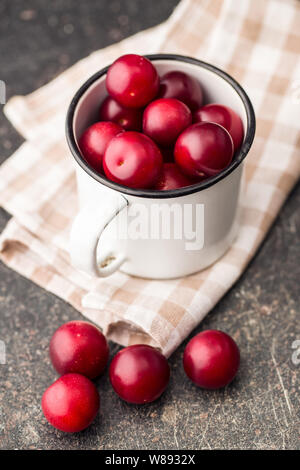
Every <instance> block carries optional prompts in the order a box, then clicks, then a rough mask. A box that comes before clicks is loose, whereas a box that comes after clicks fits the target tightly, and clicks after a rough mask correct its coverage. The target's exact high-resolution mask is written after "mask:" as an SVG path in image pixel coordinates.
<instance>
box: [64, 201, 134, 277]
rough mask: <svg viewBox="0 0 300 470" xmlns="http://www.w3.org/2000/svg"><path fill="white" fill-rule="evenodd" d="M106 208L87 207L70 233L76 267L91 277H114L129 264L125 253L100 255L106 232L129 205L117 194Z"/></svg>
mask: <svg viewBox="0 0 300 470" xmlns="http://www.w3.org/2000/svg"><path fill="white" fill-rule="evenodd" d="M104 198H105V205H103V206H101V205H99V202H98V203H95V202H93V203H91V204H88V205H86V206H85V207H83V209H81V211H80V212H79V214H78V215H77V216H76V218H75V220H74V222H73V225H72V228H71V233H70V255H71V262H72V265H73V266H74V267H75V268H77V269H79V270H81V271H85V272H86V273H87V274H89V275H91V276H99V277H106V276H109V275H110V274H112V273H114V272H115V271H116V270H117V269H118V268H119V267H120V266H121V264H122V263H123V262H124V261H125V255H124V254H123V253H117V254H116V253H113V252H111V251H106V252H105V253H101V252H100V256H99V253H98V254H97V246H98V243H99V241H100V238H101V234H102V232H103V230H104V229H105V228H106V227H107V226H108V225H109V224H110V222H112V220H113V219H114V218H115V217H116V216H117V215H118V214H119V212H120V211H121V210H122V209H124V208H125V207H126V206H127V205H128V201H127V200H126V199H125V198H124V197H123V196H121V195H119V194H117V195H114V196H113V197H111V198H108V199H107V195H104Z"/></svg>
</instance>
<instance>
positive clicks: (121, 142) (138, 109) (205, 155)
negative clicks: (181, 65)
mask: <svg viewBox="0 0 300 470" xmlns="http://www.w3.org/2000/svg"><path fill="white" fill-rule="evenodd" d="M105 84H106V89H107V91H108V96H107V97H106V98H105V99H104V101H103V102H102V103H99V113H98V115H99V121H98V122H95V123H94V124H92V125H91V126H89V127H88V128H87V129H85V131H84V132H83V134H82V136H81V137H80V139H79V148H80V151H81V153H82V156H83V157H84V159H85V160H86V161H87V163H88V164H89V165H90V166H91V167H92V168H93V169H94V170H95V171H96V172H97V173H99V174H101V175H103V176H105V177H106V178H107V179H109V180H111V181H114V182H115V183H119V184H121V185H124V186H127V187H130V188H136V189H155V190H162V191H163V190H171V189H178V188H182V187H184V186H189V185H193V184H196V183H198V182H199V181H202V180H204V179H206V178H209V177H211V176H215V175H217V174H218V173H220V172H221V171H222V170H224V169H225V168H226V167H227V166H228V165H229V164H230V163H231V161H232V158H233V156H234V153H235V152H236V151H237V150H238V149H239V147H240V146H241V143H242V141H243V134H244V132H243V124H242V121H241V118H240V116H238V114H237V113H236V112H235V111H234V110H233V109H231V108H229V107H228V106H224V105H222V104H218V103H210V104H205V105H203V90H202V87H201V83H199V81H198V80H197V79H196V78H194V77H192V76H190V75H188V74H186V73H184V72H182V71H179V70H171V71H169V72H167V73H166V74H165V75H163V76H162V77H159V75H158V73H157V71H156V68H155V67H154V65H153V64H152V62H150V60H148V59H147V58H145V57H142V56H139V55H136V54H127V55H123V56H121V57H119V58H118V59H117V60H116V61H115V62H114V63H113V64H112V65H111V66H110V67H109V69H108V72H107V74H106V82H105Z"/></svg>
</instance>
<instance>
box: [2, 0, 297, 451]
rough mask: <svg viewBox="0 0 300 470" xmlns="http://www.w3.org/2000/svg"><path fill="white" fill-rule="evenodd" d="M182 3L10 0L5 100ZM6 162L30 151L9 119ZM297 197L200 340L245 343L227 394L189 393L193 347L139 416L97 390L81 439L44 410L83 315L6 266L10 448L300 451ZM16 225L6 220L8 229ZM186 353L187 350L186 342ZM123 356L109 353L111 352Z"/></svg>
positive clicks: (5, 394) (6, 433) (5, 416)
mask: <svg viewBox="0 0 300 470" xmlns="http://www.w3.org/2000/svg"><path fill="white" fill-rule="evenodd" d="M176 4H177V0H164V1H163V2H162V1H156V2H154V1H151V2H150V1H149V0H140V1H138V0H125V1H124V0H123V1H115V0H111V1H104V0H102V1H95V0H94V1H92V0H85V1H80V2H79V1H77V0H73V1H71V0H65V1H62V0H51V2H49V0H27V1H26V2H24V1H22V0H1V3H0V61H1V63H0V78H1V79H2V80H4V81H5V82H6V84H7V91H8V95H9V96H12V95H14V94H26V93H29V92H30V91H32V90H34V89H35V88H37V87H39V86H41V85H43V84H44V83H46V82H47V81H49V80H50V79H51V78H53V77H54V76H56V75H57V74H59V73H60V72H62V71H63V70H64V69H66V68H67V67H68V66H70V65H71V64H73V63H74V62H76V61H77V60H78V59H79V58H81V57H84V56H85V55H87V54H88V53H90V52H91V51H93V50H96V49H98V48H101V47H103V46H106V45H108V44H110V43H112V42H115V41H118V40H120V39H122V38H124V37H126V36H128V35H130V34H132V33H135V32H137V31H139V30H141V29H144V28H146V27H149V26H152V25H155V24H157V23H159V22H160V21H162V20H164V19H165V18H167V17H168V16H169V14H170V13H171V11H172V9H173V8H174V6H175V5H176ZM0 136H1V139H0V156H1V160H2V161H3V160H4V159H5V158H7V157H8V156H9V155H10V154H11V153H12V152H13V151H14V150H15V149H16V148H17V147H18V146H19V145H20V144H21V142H22V138H21V137H20V136H19V135H18V134H17V133H16V131H15V130H14V129H13V128H12V126H11V125H10V124H9V122H8V121H7V120H6V119H5V118H4V116H3V115H2V113H1V116H0ZM299 205H300V188H299V185H298V187H297V188H296V189H295V190H294V191H293V192H292V194H291V195H290V197H289V199H288V201H287V203H286V204H285V206H284V208H283V210H282V211H281V213H280V215H279V217H278V219H277V221H276V223H275V225H274V226H273V228H272V229H271V231H270V233H269V235H268V236H267V238H266V240H265V243H264V244H263V246H262V248H261V250H260V251H259V253H258V254H257V256H256V257H255V259H254V260H253V262H252V263H251V265H250V267H249V268H248V270H247V271H246V273H245V274H244V275H243V277H242V278H241V279H240V281H239V282H238V283H237V284H236V286H235V287H234V288H233V289H232V290H231V291H230V292H229V293H228V294H227V295H226V296H225V297H224V298H223V300H222V301H221V302H220V303H219V305H218V306H217V307H216V308H215V309H214V310H213V311H212V312H211V313H210V314H209V316H208V317H207V318H206V320H205V321H204V322H203V323H202V325H201V326H200V327H199V328H198V329H197V331H196V332H198V331H201V330H202V329H205V328H220V329H223V330H224V331H226V332H228V333H229V334H231V335H233V337H234V338H235V339H236V341H237V342H238V344H239V346H240V349H241V354H242V362H241V368H240V372H239V374H238V377H237V379H236V380H235V381H234V382H233V383H232V384H231V385H230V386H229V387H228V388H227V389H225V390H221V391H216V392H208V391H202V390H199V389H197V388H196V387H194V386H193V385H192V384H191V383H189V382H188V379H187V378H186V377H185V375H184V372H183V370H182V366H181V360H182V353H183V349H184V344H183V345H182V346H181V347H180V348H179V349H178V350H177V351H176V352H175V353H174V354H173V356H172V357H171V359H170V365H171V368H172V378H171V382H170V386H169V388H168V390H167V392H166V393H165V394H164V395H163V397H162V398H161V399H160V400H158V401H157V402H155V403H153V404H150V405H147V406H143V407H138V406H132V405H128V404H125V403H123V402H121V401H120V400H119V399H118V397H117V396H116V395H115V394H114V392H113V391H112V389H111V387H110V385H109V381H108V377H107V374H105V375H104V376H103V377H102V378H100V379H99V380H98V382H97V385H98V387H99V390H100V393H101V400H102V411H101V413H100V415H99V416H98V417H97V419H96V421H95V423H94V424H93V425H92V426H91V427H90V428H89V429H88V430H86V431H83V432H81V433H79V434H76V435H65V434H63V433H60V432H58V431H56V430H55V429H53V428H51V427H50V426H49V425H48V424H47V423H46V421H45V419H44V418H43V416H42V413H41V409H40V399H41V395H42V393H43V391H44V389H45V388H46V387H47V386H48V385H50V384H51V382H52V381H53V380H54V379H55V377H56V376H55V373H54V371H53V370H52V368H51V365H50V363H49V359H48V355H47V348H48V343H49V339H50V337H51V335H52V333H53V331H54V330H55V329H56V328H57V327H58V326H59V325H60V324H61V323H63V322H66V321H68V320H73V319H78V318H79V317H80V315H79V314H78V313H77V312H76V311H75V310H74V309H73V308H72V307H70V306H69V305H67V304H66V303H64V302H63V301H61V300H59V299H58V298H56V297H55V296H53V295H51V294H49V293H47V292H45V291H44V290H42V289H40V288H38V287H37V286H35V285H34V284H32V283H31V282H29V281H28V280H26V279H23V278H22V277H21V276H19V275H18V274H16V273H15V272H13V271H11V270H10V269H8V268H7V267H6V266H4V265H3V264H0V280H1V283H0V339H1V340H3V341H5V343H6V347H7V364H6V365H0V447H1V448H2V449H12V448H18V449H31V448H33V449H176V448H179V449H187V448H189V449H215V448H222V449H232V448H237V449H246V448H251V449H275V448H278V449H283V448H286V449H296V448H298V449H299V448H300V439H299V437H300V436H299V432H300V431H299V429H300V426H299V424H300V410H299V405H300V400H299V372H300V366H298V368H296V367H295V366H293V364H292V362H291V355H292V349H291V345H292V342H293V340H294V339H297V338H298V339H300V327H299V274H300V272H299V271H300V270H299V228H300V214H299ZM8 219H9V216H8V214H6V213H5V212H4V211H3V210H0V229H1V230H2V228H3V227H4V226H5V223H6V222H7V220H8ZM185 344H186V343H185ZM117 350H118V347H117V346H116V345H113V344H112V345H111V353H112V354H113V353H115V352H116V351H117Z"/></svg>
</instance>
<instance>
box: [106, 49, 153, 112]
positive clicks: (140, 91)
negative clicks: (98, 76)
mask: <svg viewBox="0 0 300 470" xmlns="http://www.w3.org/2000/svg"><path fill="white" fill-rule="evenodd" d="M106 88H107V91H108V93H109V94H110V96H112V97H113V98H114V99H115V100H117V101H118V102H119V103H120V104H121V105H122V106H125V107H126V108H142V107H143V106H146V105H147V104H148V103H149V102H150V101H151V100H153V98H154V97H155V96H156V95H157V92H158V89H159V77H158V74H157V71H156V69H155V67H154V66H153V65H152V63H151V62H150V60H148V59H146V58H145V57H142V56H140V55H137V54H126V55H123V56H121V57H119V58H118V59H117V60H116V61H115V62H114V63H113V64H112V65H111V66H110V67H109V69H108V72H107V75H106Z"/></svg>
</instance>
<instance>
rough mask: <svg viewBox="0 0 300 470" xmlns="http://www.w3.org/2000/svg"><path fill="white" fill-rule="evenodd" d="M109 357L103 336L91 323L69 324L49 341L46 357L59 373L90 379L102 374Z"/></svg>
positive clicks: (60, 328) (77, 322) (63, 326)
mask: <svg viewBox="0 0 300 470" xmlns="http://www.w3.org/2000/svg"><path fill="white" fill-rule="evenodd" d="M108 356H109V348H108V345H107V341H106V339H105V336H104V335H103V334H102V333H101V331H100V330H99V329H98V328H96V327H95V326H94V325H92V324H91V323H88V322H85V321H70V322H68V323H65V324H64V325H62V326H60V327H59V328H58V329H57V330H56V331H55V333H54V335H53V336H52V338H51V341H50V358H51V362H52V364H53V367H54V368H55V369H56V371H57V372H58V373H59V374H67V373H68V372H76V373H78V374H82V375H85V376H86V377H88V378H90V379H94V378H95V377H97V376H98V375H100V374H102V372H103V371H104V369H105V367H106V364H107V361H108Z"/></svg>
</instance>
